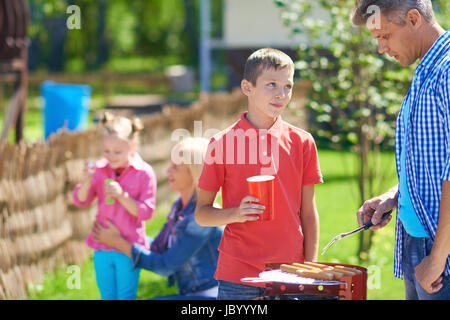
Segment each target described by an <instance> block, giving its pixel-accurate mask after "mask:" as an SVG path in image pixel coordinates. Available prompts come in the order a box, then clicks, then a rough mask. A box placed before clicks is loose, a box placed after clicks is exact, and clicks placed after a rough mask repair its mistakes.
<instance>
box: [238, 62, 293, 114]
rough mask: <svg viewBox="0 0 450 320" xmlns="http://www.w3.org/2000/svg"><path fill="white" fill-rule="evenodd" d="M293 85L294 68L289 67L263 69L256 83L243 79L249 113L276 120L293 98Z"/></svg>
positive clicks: (243, 89) (242, 85)
mask: <svg viewBox="0 0 450 320" xmlns="http://www.w3.org/2000/svg"><path fill="white" fill-rule="evenodd" d="M293 85H294V70H293V69H292V68H288V67H286V68H282V69H278V70H275V69H272V68H270V69H267V70H263V71H262V73H261V74H260V76H259V77H258V78H257V79H256V85H253V84H252V83H251V82H249V81H247V80H242V83H241V88H242V91H243V93H244V94H245V95H246V96H247V97H248V102H249V106H248V107H249V113H250V112H252V113H253V115H255V116H257V117H259V118H260V119H261V120H268V121H273V120H275V119H276V118H277V117H278V116H279V115H280V114H281V113H282V112H283V111H284V109H285V108H286V106H287V104H288V103H289V101H290V100H291V97H292V87H293Z"/></svg>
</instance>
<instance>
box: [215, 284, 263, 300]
mask: <svg viewBox="0 0 450 320" xmlns="http://www.w3.org/2000/svg"><path fill="white" fill-rule="evenodd" d="M265 292H266V289H265V288H261V287H254V286H249V285H246V284H241V283H234V282H229V281H224V280H219V293H218V295H217V300H252V299H254V298H257V297H260V296H263V295H264V294H265Z"/></svg>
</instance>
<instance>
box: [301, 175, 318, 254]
mask: <svg viewBox="0 0 450 320" xmlns="http://www.w3.org/2000/svg"><path fill="white" fill-rule="evenodd" d="M300 220H301V223H302V230H303V235H304V240H303V250H304V257H305V260H306V261H317V251H318V248H319V214H318V212H317V207H316V200H315V197H314V185H313V184H311V185H306V186H303V187H302V206H301V209H300Z"/></svg>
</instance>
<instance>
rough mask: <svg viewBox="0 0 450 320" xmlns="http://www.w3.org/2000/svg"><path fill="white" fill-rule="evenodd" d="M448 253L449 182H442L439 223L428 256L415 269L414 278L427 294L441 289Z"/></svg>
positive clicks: (449, 232)
mask: <svg viewBox="0 0 450 320" xmlns="http://www.w3.org/2000/svg"><path fill="white" fill-rule="evenodd" d="M449 253H450V181H443V183H442V195H441V204H440V208H439V222H438V227H437V230H436V236H435V238H434V243H433V248H432V249H431V253H430V255H428V256H427V257H425V258H424V259H423V260H422V261H421V262H420V263H419V265H418V266H417V267H416V268H415V276H416V279H417V281H419V283H420V285H421V286H422V287H423V288H424V289H425V290H426V291H427V292H428V293H435V292H438V291H439V290H440V289H441V288H442V273H443V272H444V269H445V264H446V261H447V257H448V254H449Z"/></svg>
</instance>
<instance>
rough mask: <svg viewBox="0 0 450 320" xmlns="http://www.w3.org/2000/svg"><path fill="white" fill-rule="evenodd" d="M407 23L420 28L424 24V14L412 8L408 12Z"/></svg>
mask: <svg viewBox="0 0 450 320" xmlns="http://www.w3.org/2000/svg"><path fill="white" fill-rule="evenodd" d="M405 20H406V23H407V24H409V25H410V26H412V27H413V28H414V29H419V28H420V27H421V26H422V24H423V21H424V19H423V17H422V14H420V12H419V11H418V10H417V9H411V10H409V11H408V13H407V14H406V19H405Z"/></svg>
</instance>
